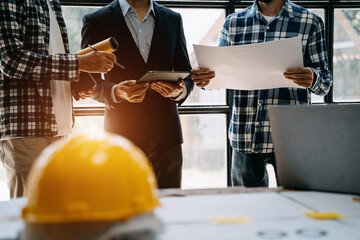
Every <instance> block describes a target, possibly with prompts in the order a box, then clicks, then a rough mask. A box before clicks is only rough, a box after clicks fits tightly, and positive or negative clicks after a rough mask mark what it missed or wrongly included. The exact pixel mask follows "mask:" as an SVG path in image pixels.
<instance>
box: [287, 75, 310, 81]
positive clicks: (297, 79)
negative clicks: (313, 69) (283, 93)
mask: <svg viewBox="0 0 360 240" xmlns="http://www.w3.org/2000/svg"><path fill="white" fill-rule="evenodd" d="M286 78H287V79H289V80H292V81H298V82H312V80H310V79H308V78H294V77H291V76H288V77H286Z"/></svg>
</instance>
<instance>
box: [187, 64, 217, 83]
mask: <svg viewBox="0 0 360 240" xmlns="http://www.w3.org/2000/svg"><path fill="white" fill-rule="evenodd" d="M214 77H215V73H214V72H213V71H210V70H209V69H207V68H195V69H193V70H191V78H192V80H193V81H194V83H195V84H196V86H198V87H201V88H202V87H205V86H206V85H208V84H209V82H210V80H211V79H212V78H214Z"/></svg>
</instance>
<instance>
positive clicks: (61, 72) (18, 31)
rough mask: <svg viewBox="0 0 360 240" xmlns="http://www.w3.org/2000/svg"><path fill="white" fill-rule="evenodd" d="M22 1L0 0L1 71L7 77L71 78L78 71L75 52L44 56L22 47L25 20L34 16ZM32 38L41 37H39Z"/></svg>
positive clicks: (29, 78) (75, 75)
mask: <svg viewBox="0 0 360 240" xmlns="http://www.w3.org/2000/svg"><path fill="white" fill-rule="evenodd" d="M24 4H25V3H24V1H17V0H1V3H0V12H1V14H0V33H1V34H0V70H1V72H2V74H4V75H5V76H7V77H8V78H11V79H27V80H33V81H50V80H67V81H75V80H76V79H77V78H78V72H79V63H78V57H77V55H76V54H54V55H47V54H41V53H37V52H34V51H33V50H32V49H29V48H27V47H26V45H29V43H28V44H26V41H25V40H26V37H27V35H26V34H27V31H26V30H27V29H26V22H27V21H28V20H31V19H30V18H35V17H34V16H29V12H28V11H29V10H28V9H27V7H26V6H25V5H24ZM33 14H36V13H33ZM32 37H33V38H34V39H37V38H41V36H32ZM36 37H37V38H36ZM34 41H36V40H34ZM34 44H35V45H36V44H38V43H34Z"/></svg>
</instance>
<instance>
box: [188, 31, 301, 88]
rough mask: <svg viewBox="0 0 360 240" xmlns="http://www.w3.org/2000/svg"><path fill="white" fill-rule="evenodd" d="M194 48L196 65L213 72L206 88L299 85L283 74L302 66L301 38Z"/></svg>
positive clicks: (292, 86) (197, 46)
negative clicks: (213, 75)
mask: <svg viewBox="0 0 360 240" xmlns="http://www.w3.org/2000/svg"><path fill="white" fill-rule="evenodd" d="M194 50H195V55H196V58H197V61H198V63H199V67H201V68H209V69H210V70H211V71H215V78H213V79H212V80H211V81H210V83H209V85H207V86H206V87H205V88H206V89H221V88H227V89H239V90H256V89H270V88H282V87H289V88H302V87H301V86H299V85H297V84H295V83H294V82H293V81H291V80H288V79H286V78H285V77H284V76H283V73H284V72H285V70H286V69H287V68H298V67H303V56H302V45H301V37H295V38H288V39H282V40H276V41H271V42H264V43H257V44H248V45H236V46H227V47H213V46H204V45H194Z"/></svg>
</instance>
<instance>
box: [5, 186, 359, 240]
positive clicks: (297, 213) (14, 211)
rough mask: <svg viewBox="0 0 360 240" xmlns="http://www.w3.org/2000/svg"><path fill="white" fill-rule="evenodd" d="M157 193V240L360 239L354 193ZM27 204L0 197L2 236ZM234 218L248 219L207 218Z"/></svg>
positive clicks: (15, 226)
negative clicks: (319, 216)
mask: <svg viewBox="0 0 360 240" xmlns="http://www.w3.org/2000/svg"><path fill="white" fill-rule="evenodd" d="M159 193H160V195H162V197H161V199H160V201H161V204H162V207H161V208H159V209H157V210H156V215H157V216H158V217H159V218H160V219H161V220H162V221H163V223H164V225H165V230H164V232H163V233H161V234H160V235H159V237H158V239H159V240H185V239H186V240H203V239H204V240H205V239H206V240H241V239H246V240H261V239H289V240H290V239H294V240H301V239H303V240H306V239H319V240H353V239H354V240H359V239H360V202H357V201H353V200H352V198H353V196H352V195H346V194H335V193H323V192H311V191H307V192H302V191H301V192H297V191H283V190H281V189H267V188H241V187H240V188H226V189H212V190H175V189H166V190H160V191H159ZM25 203H26V199H16V200H12V201H8V202H0V218H1V219H3V220H2V221H1V220H0V239H14V238H15V237H16V231H18V230H19V229H21V228H22V227H23V224H22V222H21V220H20V219H19V216H20V212H21V208H22V206H23V205H24V204H25ZM303 211H320V212H323V211H331V212H334V211H335V212H338V213H339V214H342V215H345V216H346V217H347V218H346V219H337V220H314V219H311V218H308V217H306V216H305V215H304V214H303ZM232 217H242V218H244V219H246V220H247V221H245V222H243V223H232V224H218V223H215V222H214V221H212V220H211V219H212V218H228V219H229V218H232ZM4 219H7V221H5V220H4ZM6 234H7V235H6Z"/></svg>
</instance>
